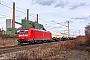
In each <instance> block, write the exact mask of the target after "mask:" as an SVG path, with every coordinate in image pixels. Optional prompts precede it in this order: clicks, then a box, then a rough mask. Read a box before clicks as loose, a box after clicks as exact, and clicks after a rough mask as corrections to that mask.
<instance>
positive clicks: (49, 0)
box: [34, 0, 57, 6]
mask: <svg viewBox="0 0 90 60" xmlns="http://www.w3.org/2000/svg"><path fill="white" fill-rule="evenodd" d="M56 1H57V0H34V2H35V3H38V4H40V5H43V6H50V5H51V4H52V3H55V2H56Z"/></svg>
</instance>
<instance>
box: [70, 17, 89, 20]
mask: <svg viewBox="0 0 90 60" xmlns="http://www.w3.org/2000/svg"><path fill="white" fill-rule="evenodd" d="M71 19H76V20H77V19H80V20H87V19H89V18H88V17H75V18H71Z"/></svg>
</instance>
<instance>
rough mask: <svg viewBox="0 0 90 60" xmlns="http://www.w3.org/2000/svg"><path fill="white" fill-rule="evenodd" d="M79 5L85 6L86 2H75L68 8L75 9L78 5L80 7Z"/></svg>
mask: <svg viewBox="0 0 90 60" xmlns="http://www.w3.org/2000/svg"><path fill="white" fill-rule="evenodd" d="M81 6H86V2H83V3H80V4H78V3H76V4H74V5H73V6H71V7H70V8H69V9H70V10H75V9H77V8H78V7H81Z"/></svg>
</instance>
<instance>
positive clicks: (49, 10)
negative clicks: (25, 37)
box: [0, 0, 90, 35]
mask: <svg viewBox="0 0 90 60" xmlns="http://www.w3.org/2000/svg"><path fill="white" fill-rule="evenodd" d="M13 2H15V5H16V21H17V22H21V19H24V18H25V16H26V14H25V13H26V10H27V9H29V14H30V17H29V20H31V21H35V20H36V14H38V15H39V23H41V24H43V25H44V27H45V28H46V29H47V30H48V31H53V32H62V33H64V32H65V33H67V32H68V31H67V29H68V27H67V26H68V23H67V21H69V22H70V34H71V35H79V32H80V34H81V35H84V31H85V27H86V25H88V23H90V0H0V20H1V21H0V28H2V27H3V28H4V29H6V19H8V18H12V9H11V8H12V4H13ZM18 27H20V26H19V25H17V24H16V28H18Z"/></svg>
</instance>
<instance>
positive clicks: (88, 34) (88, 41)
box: [85, 25, 90, 46]
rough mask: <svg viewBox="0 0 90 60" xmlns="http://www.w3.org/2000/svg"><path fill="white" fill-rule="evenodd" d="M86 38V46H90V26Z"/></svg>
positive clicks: (86, 28) (87, 28) (86, 31)
mask: <svg viewBox="0 0 90 60" xmlns="http://www.w3.org/2000/svg"><path fill="white" fill-rule="evenodd" d="M85 38H86V44H87V45H88V46H90V25H87V26H86V27H85Z"/></svg>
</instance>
